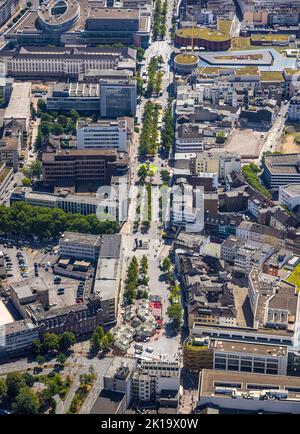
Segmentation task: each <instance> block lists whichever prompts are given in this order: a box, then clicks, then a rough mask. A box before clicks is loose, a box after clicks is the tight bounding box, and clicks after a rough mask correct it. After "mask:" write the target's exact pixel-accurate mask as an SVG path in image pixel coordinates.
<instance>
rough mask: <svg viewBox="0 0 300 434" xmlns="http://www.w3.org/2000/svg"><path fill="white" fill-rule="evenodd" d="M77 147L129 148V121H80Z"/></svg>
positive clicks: (121, 149)
mask: <svg viewBox="0 0 300 434" xmlns="http://www.w3.org/2000/svg"><path fill="white" fill-rule="evenodd" d="M76 140H77V149H117V150H119V151H126V150H127V121H126V119H118V120H116V121H101V120H99V121H97V122H87V121H79V122H77V126H76Z"/></svg>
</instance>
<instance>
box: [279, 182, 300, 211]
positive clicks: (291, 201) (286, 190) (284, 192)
mask: <svg viewBox="0 0 300 434" xmlns="http://www.w3.org/2000/svg"><path fill="white" fill-rule="evenodd" d="M278 200H279V203H280V204H281V205H285V206H287V207H288V208H289V209H290V210H292V209H294V208H295V207H296V206H297V205H300V184H288V185H284V186H280V187H279V197H278Z"/></svg>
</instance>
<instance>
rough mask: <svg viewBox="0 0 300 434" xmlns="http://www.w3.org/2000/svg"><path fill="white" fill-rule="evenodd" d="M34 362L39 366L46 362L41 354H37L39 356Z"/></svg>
mask: <svg viewBox="0 0 300 434" xmlns="http://www.w3.org/2000/svg"><path fill="white" fill-rule="evenodd" d="M35 360H36V361H37V363H38V364H39V365H43V364H44V363H45V361H46V359H45V357H44V356H42V355H41V354H39V355H38V356H37V357H36V359H35Z"/></svg>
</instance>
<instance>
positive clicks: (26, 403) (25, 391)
mask: <svg viewBox="0 0 300 434" xmlns="http://www.w3.org/2000/svg"><path fill="white" fill-rule="evenodd" d="M12 410H13V412H14V413H17V414H38V412H39V400H38V397H37V395H36V394H35V393H34V392H33V391H32V390H30V389H29V387H24V388H22V389H21V390H20V392H19V394H18V395H17V397H16V400H15V402H14V403H13V404H12Z"/></svg>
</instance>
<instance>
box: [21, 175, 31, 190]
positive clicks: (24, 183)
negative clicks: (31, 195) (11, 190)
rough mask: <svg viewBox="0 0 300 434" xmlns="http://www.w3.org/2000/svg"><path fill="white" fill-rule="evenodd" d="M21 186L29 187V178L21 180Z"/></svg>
mask: <svg viewBox="0 0 300 434" xmlns="http://www.w3.org/2000/svg"><path fill="white" fill-rule="evenodd" d="M22 185H23V187H30V186H31V180H30V179H29V178H27V176H25V177H24V178H23V179H22Z"/></svg>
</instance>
